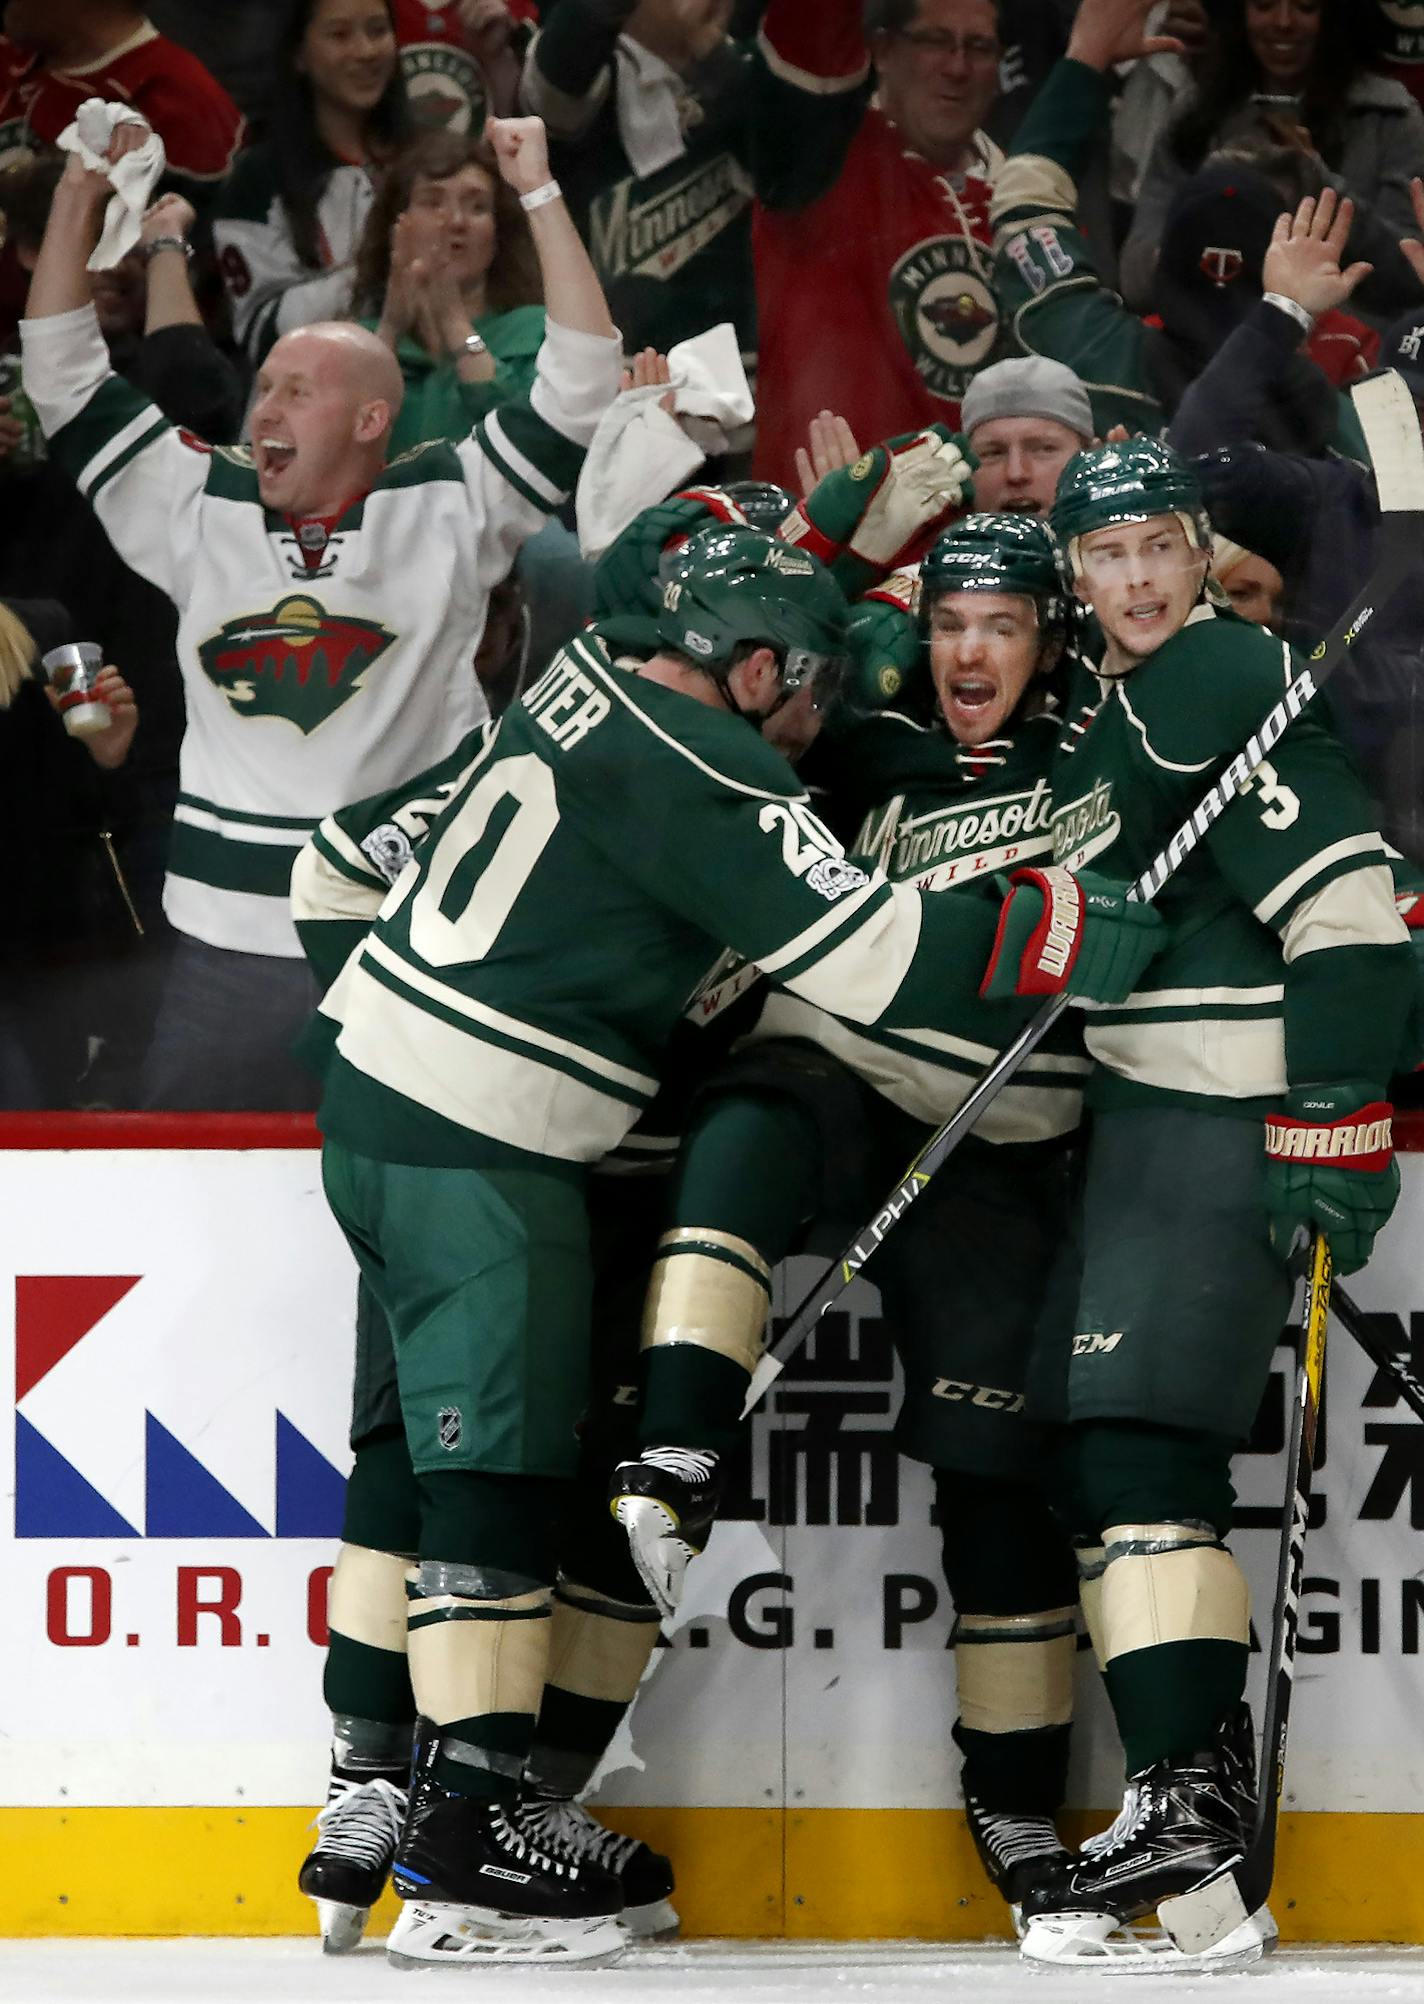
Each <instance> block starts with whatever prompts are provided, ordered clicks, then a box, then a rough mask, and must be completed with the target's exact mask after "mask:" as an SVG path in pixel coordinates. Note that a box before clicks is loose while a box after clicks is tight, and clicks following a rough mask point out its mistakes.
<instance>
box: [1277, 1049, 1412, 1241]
mask: <svg viewBox="0 0 1424 2004" xmlns="http://www.w3.org/2000/svg"><path fill="white" fill-rule="evenodd" d="M1393 1116H1394V1108H1393V1107H1392V1106H1391V1105H1390V1103H1389V1101H1388V1100H1387V1099H1384V1098H1382V1097H1381V1096H1380V1094H1379V1093H1377V1092H1376V1091H1375V1090H1374V1088H1373V1087H1371V1086H1368V1085H1361V1084H1360V1083H1358V1082H1357V1081H1354V1080H1347V1081H1346V1082H1345V1083H1344V1084H1342V1085H1318V1086H1292V1087H1291V1089H1290V1091H1289V1092H1288V1093H1287V1094H1286V1098H1285V1105H1284V1107H1283V1108H1282V1110H1281V1111H1280V1112H1279V1113H1276V1114H1271V1115H1270V1116H1268V1118H1267V1120H1266V1212H1267V1215H1268V1216H1269V1218H1270V1221H1271V1243H1272V1245H1273V1246H1274V1247H1275V1249H1276V1251H1277V1252H1278V1253H1280V1255H1281V1256H1282V1258H1284V1257H1285V1255H1286V1254H1287V1253H1288V1252H1289V1251H1290V1248H1291V1245H1292V1243H1293V1241H1294V1239H1295V1235H1296V1233H1297V1232H1298V1231H1300V1230H1301V1229H1302V1228H1305V1229H1306V1230H1309V1229H1310V1228H1311V1227H1312V1226H1314V1227H1316V1228H1317V1229H1318V1230H1320V1231H1322V1232H1324V1234H1325V1236H1326V1238H1327V1239H1329V1241H1330V1256H1331V1258H1332V1259H1333V1260H1334V1262H1335V1271H1336V1272H1337V1273H1339V1274H1342V1275H1343V1274H1347V1273H1357V1272H1358V1271H1359V1269H1360V1268H1361V1267H1362V1266H1363V1265H1364V1264H1365V1261H1366V1260H1367V1259H1368V1258H1369V1256H1370V1251H1371V1249H1372V1247H1373V1245H1374V1242H1375V1233H1376V1232H1377V1231H1379V1229H1380V1227H1381V1226H1382V1225H1385V1224H1387V1223H1388V1221H1389V1215H1390V1212H1391V1211H1392V1210H1393V1209H1394V1207H1395V1203H1396V1202H1397V1200H1398V1197H1399V1164H1398V1163H1397V1162H1396V1161H1395V1159H1394V1139H1393V1132H1392V1121H1393Z"/></svg>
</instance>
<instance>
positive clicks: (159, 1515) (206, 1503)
mask: <svg viewBox="0 0 1424 2004" xmlns="http://www.w3.org/2000/svg"><path fill="white" fill-rule="evenodd" d="M144 1418H145V1420H146V1421H147V1449H148V1452H147V1469H146V1480H145V1494H146V1496H147V1508H148V1536H149V1537H150V1538H265V1537H266V1536H267V1535H268V1533H267V1532H266V1531H264V1530H263V1528H262V1526H261V1525H260V1524H259V1523H258V1521H257V1519H256V1518H255V1517H252V1516H249V1515H248V1513H247V1511H246V1510H244V1509H243V1507H242V1505H241V1504H240V1503H239V1502H238V1500H237V1498H236V1497H235V1496H232V1495H229V1493H228V1491H227V1490H226V1489H224V1488H223V1486H222V1484H221V1483H220V1482H219V1481H218V1479H217V1477H216V1476H215V1475H210V1474H209V1473H208V1471H207V1469H206V1468H204V1466H203V1464H202V1462H201V1461H198V1460H196V1459H195V1458H194V1456H193V1455H191V1454H190V1453H189V1451H188V1449H187V1448H186V1447H184V1445H183V1443H182V1442H181V1441H180V1440H177V1439H175V1438H174V1436H173V1435H172V1434H171V1433H170V1432H169V1431H168V1429H167V1427H166V1426H164V1425H162V1423H161V1422H160V1421H158V1420H156V1419H155V1418H154V1417H153V1414H152V1413H146V1414H145V1415H144Z"/></svg>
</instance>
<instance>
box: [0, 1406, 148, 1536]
mask: <svg viewBox="0 0 1424 2004" xmlns="http://www.w3.org/2000/svg"><path fill="white" fill-rule="evenodd" d="M15 1536H16V1537H17V1538H137V1537H138V1536H140V1533H139V1532H138V1531H136V1530H135V1529H134V1527H133V1525H132V1524H130V1523H128V1522H127V1521H126V1519H124V1518H123V1517H121V1516H120V1515H119V1513H118V1511H117V1510H116V1509H115V1508H114V1506H113V1504H112V1503H109V1502H107V1501H106V1500H105V1499H104V1497H102V1496H101V1495H100V1494H99V1492H98V1490H97V1489H96V1488H95V1487H94V1485H93V1483H92V1482H86V1481H85V1479H84V1477H83V1476H82V1475H81V1474H80V1473H79V1470H78V1469H77V1468H75V1467H74V1466H73V1465H72V1464H71V1463H70V1462H68V1461H66V1460H65V1458H64V1456H63V1455H62V1454H60V1453H59V1452H58V1450H57V1449H56V1448H53V1447H51V1446H50V1444H49V1442H48V1441H47V1440H46V1439H45V1437H44V1435H43V1434H42V1433H40V1432H39V1431H38V1429H37V1428H35V1427H33V1426H31V1425H30V1422H29V1421H28V1420H27V1419H26V1418H25V1416H24V1414H23V1413H16V1415H15Z"/></svg>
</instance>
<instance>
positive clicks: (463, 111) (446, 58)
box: [401, 14, 485, 134]
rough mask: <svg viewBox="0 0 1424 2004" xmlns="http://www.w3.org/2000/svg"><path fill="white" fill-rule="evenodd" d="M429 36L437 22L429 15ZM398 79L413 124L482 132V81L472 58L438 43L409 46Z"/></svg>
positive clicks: (483, 98) (402, 56) (458, 49)
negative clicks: (404, 93) (400, 79)
mask: <svg viewBox="0 0 1424 2004" xmlns="http://www.w3.org/2000/svg"><path fill="white" fill-rule="evenodd" d="M431 21H432V32H435V31H438V29H439V26H440V20H439V16H438V15H434V14H432V16H431ZM401 75H402V77H403V79H404V81H405V91H406V97H407V99H408V100H409V103H410V109H411V113H412V116H413V117H414V119H415V123H416V124H417V125H418V126H421V127H422V128H425V127H431V128H436V129H438V128H439V127H441V126H446V127H448V128H449V130H450V131H451V132H470V133H476V134H478V133H479V132H481V131H483V129H484V122H485V85H484V77H483V76H482V74H481V72H480V68H479V65H478V64H477V63H476V61H475V59H474V57H473V56H470V55H467V54H466V53H465V51H464V50H463V49H461V48H455V47H452V46H450V45H449V44H447V43H444V42H440V41H430V42H408V43H406V45H405V47H404V48H403V49H402V50H401Z"/></svg>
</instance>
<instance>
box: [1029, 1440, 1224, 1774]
mask: <svg viewBox="0 0 1424 2004" xmlns="http://www.w3.org/2000/svg"><path fill="white" fill-rule="evenodd" d="M1232 1445H1233V1443H1232V1442H1231V1441H1229V1440H1227V1439H1225V1438H1223V1437H1218V1436H1215V1435H1208V1434H1195V1433H1187V1432H1184V1431H1182V1430H1181V1429H1178V1428H1173V1427H1155V1426H1148V1425H1142V1424H1137V1423H1133V1422H1128V1421H1121V1422H1117V1421H1096V1422H1093V1423H1091V1424H1089V1425H1085V1426H1082V1427H1079V1428H1074V1429H1073V1430H1072V1437H1071V1438H1070V1441H1069V1447H1068V1459H1069V1468H1070V1472H1071V1482H1072V1489H1073V1498H1074V1510H1075V1513H1079V1514H1078V1519H1077V1520H1078V1523H1079V1525H1080V1528H1081V1530H1082V1533H1083V1536H1084V1540H1085V1547H1086V1548H1085V1550H1084V1554H1083V1556H1084V1558H1085V1559H1088V1558H1090V1557H1093V1556H1095V1555H1094V1554H1092V1551H1091V1547H1092V1544H1094V1543H1101V1545H1102V1547H1103V1558H1102V1572H1101V1580H1100V1582H1099V1588H1098V1591H1099V1596H1100V1598H1099V1601H1098V1612H1097V1617H1096V1619H1097V1623H1098V1626H1099V1630H1100V1647H1101V1650H1102V1658H1103V1662H1104V1664H1105V1666H1106V1668H1105V1672H1104V1674H1105V1679H1106V1683H1107V1690H1108V1697H1109V1699H1110V1700H1111V1702H1112V1708H1113V1713H1114V1716H1115V1717H1116V1719H1117V1725H1118V1731H1119V1733H1120V1734H1121V1735H1122V1743H1123V1757H1124V1760H1125V1762H1126V1765H1127V1771H1128V1773H1129V1774H1135V1773H1138V1772H1139V1771H1140V1770H1141V1769H1142V1768H1144V1767H1149V1766H1151V1765H1152V1764H1153V1762H1155V1761H1159V1760H1173V1761H1176V1760H1182V1759H1185V1758H1186V1757H1188V1756H1189V1755H1191V1754H1194V1753H1197V1752H1199V1751H1200V1750H1201V1749H1202V1748H1203V1747H1206V1746H1209V1745H1210V1744H1211V1740H1212V1736H1213V1734H1214V1732H1215V1730H1216V1727H1217V1726H1218V1724H1219V1723H1220V1722H1221V1720H1222V1719H1223V1718H1224V1717H1225V1716H1226V1715H1227V1713H1228V1712H1229V1711H1230V1710H1231V1709H1232V1707H1233V1706H1234V1705H1235V1704H1236V1702H1237V1701H1238V1700H1239V1698H1240V1697H1241V1694H1242V1692H1243V1690H1244V1689H1245V1684H1246V1670H1247V1665H1248V1662H1249V1649H1250V1603H1249V1595H1248V1593H1247V1589H1246V1582H1245V1579H1244V1578H1243V1576H1242V1573H1241V1569H1240V1567H1239V1566H1238V1565H1237V1563H1236V1561H1235V1559H1234V1558H1233V1557H1232V1556H1231V1554H1230V1552H1229V1551H1227V1549H1226V1546H1225V1544H1224V1542H1223V1540H1224V1536H1225V1533H1226V1531H1227V1529H1228V1528H1229V1525H1230V1521H1231V1507H1232V1502H1233V1500H1234V1499H1233V1494H1232V1488H1231V1469H1230V1457H1231V1449H1232ZM1093 1533H1096V1538H1094V1537H1093Z"/></svg>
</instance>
